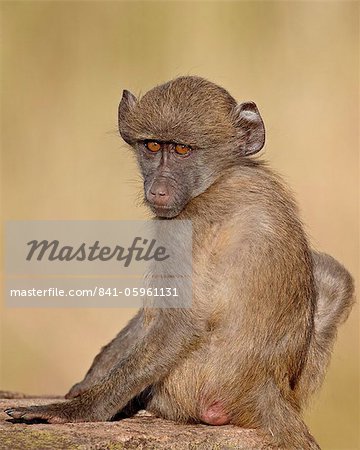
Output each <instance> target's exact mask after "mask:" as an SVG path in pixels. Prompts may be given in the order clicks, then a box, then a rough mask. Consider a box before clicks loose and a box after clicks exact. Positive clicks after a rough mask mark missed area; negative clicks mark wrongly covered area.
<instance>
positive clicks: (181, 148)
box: [175, 144, 191, 156]
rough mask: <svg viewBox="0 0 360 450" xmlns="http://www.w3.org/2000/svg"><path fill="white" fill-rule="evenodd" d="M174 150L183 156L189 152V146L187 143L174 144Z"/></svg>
mask: <svg viewBox="0 0 360 450" xmlns="http://www.w3.org/2000/svg"><path fill="white" fill-rule="evenodd" d="M175 151H176V153H177V154H178V155H182V156H185V155H188V154H189V153H190V151H191V147H189V146H188V145H183V144H176V146H175Z"/></svg>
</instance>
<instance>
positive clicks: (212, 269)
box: [7, 77, 353, 450]
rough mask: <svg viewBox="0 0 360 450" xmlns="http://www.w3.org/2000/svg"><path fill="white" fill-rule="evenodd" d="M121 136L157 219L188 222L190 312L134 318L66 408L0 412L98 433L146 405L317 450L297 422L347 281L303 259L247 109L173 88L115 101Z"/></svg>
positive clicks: (327, 265)
mask: <svg viewBox="0 0 360 450" xmlns="http://www.w3.org/2000/svg"><path fill="white" fill-rule="evenodd" d="M119 130H120V134H121V136H122V137H123V139H124V140H125V141H126V142H127V143H128V144H129V145H130V146H131V147H132V148H133V150H134V152H135V154H136V157H137V160H138V163H139V167H140V170H141V173H142V175H143V178H144V191H145V200H146V202H147V203H148V205H149V206H150V208H151V210H152V211H153V212H154V214H155V215H156V216H157V217H160V218H163V219H168V220H178V219H190V220H191V221H192V227H193V300H192V307H191V308H189V309H186V308H178V309H176V308H167V309H165V308H155V309H147V308H144V309H142V310H140V311H139V313H138V314H137V315H136V317H134V318H133V319H132V320H131V321H130V323H129V324H128V325H127V326H126V327H125V328H124V329H123V330H122V331H121V332H120V333H119V335H118V336H117V337H116V338H115V339H114V340H113V341H112V342H110V344H108V345H107V346H105V347H104V348H103V349H102V351H101V353H100V354H99V355H98V356H97V357H96V358H95V360H94V362H93V365H92V366H91V368H90V369H89V371H88V373H87V375H86V377H85V379H84V380H83V381H82V382H81V383H78V384H76V385H75V386H74V387H73V388H72V389H71V390H70V392H69V393H68V394H67V398H68V399H70V400H69V401H67V402H65V403H55V404H52V405H46V406H32V407H23V408H13V409H8V410H7V413H8V414H9V415H10V416H12V417H14V418H23V419H25V420H29V419H47V420H48V421H49V422H77V421H99V420H100V421H104V420H110V419H111V418H113V417H114V416H115V415H116V414H118V413H120V412H121V411H122V412H123V413H125V412H126V411H127V412H131V411H133V410H136V408H140V407H145V408H147V409H148V410H149V411H151V412H153V413H155V414H157V415H159V416H161V417H164V418H166V419H172V420H176V421H181V422H193V423H197V422H203V423H207V424H211V425H222V424H227V423H231V424H235V425H238V426H241V427H251V428H261V429H263V430H264V431H265V432H268V435H269V437H270V438H271V439H272V442H273V444H274V446H277V447H280V448H284V449H301V450H304V449H315V448H318V446H317V444H316V443H315V442H314V440H313V439H312V437H311V436H310V434H309V432H308V430H307V427H306V425H305V424H304V422H303V421H302V419H301V416H300V413H301V409H302V407H303V405H304V404H305V403H306V400H307V399H308V397H309V395H310V394H312V393H313V391H315V389H316V388H317V387H318V386H319V385H320V384H321V382H322V379H323V376H324V372H325V369H326V366H327V364H328V361H329V356H330V351H331V348H332V345H333V342H334V339H335V335H336V330H337V326H338V324H339V323H341V322H342V321H344V320H345V319H346V317H347V315H348V313H349V311H350V308H351V305H352V303H353V283H352V279H351V276H350V275H349V273H348V272H347V271H346V270H345V269H344V268H343V267H342V266H341V265H340V264H339V263H338V262H336V261H335V260H334V259H333V258H331V257H330V256H328V255H325V254H320V253H315V252H311V251H310V249H309V243H308V241H307V239H306V236H305V234H304V230H303V227H302V225H301V222H300V220H299V218H298V211H297V208H296V205H295V203H294V200H293V198H292V196H291V194H290V193H289V192H288V190H287V189H286V188H285V187H284V185H283V184H282V182H281V180H280V179H279V177H278V176H276V175H275V174H274V173H273V172H272V171H271V170H270V169H269V168H268V167H267V166H266V165H265V164H264V163H263V162H261V161H259V160H254V159H251V158H249V157H250V156H251V155H253V154H255V153H257V152H258V151H259V150H261V148H262V147H263V145H264V141H265V130H264V125H263V121H262V119H261V117H260V114H259V112H258V109H257V107H256V105H255V104H254V103H251V102H249V103H242V104H239V105H238V104H237V103H236V101H235V100H234V99H233V98H232V97H231V96H230V94H229V93H228V92H227V91H226V90H224V89H223V88H221V87H219V86H216V85H215V84H213V83H211V82H209V81H206V80H204V79H202V78H198V77H180V78H177V79H175V80H173V81H170V82H168V83H165V84H163V85H161V86H157V87H155V88H154V89H152V90H150V91H149V92H148V93H147V94H145V95H144V96H143V97H142V98H141V99H139V100H137V99H136V98H135V97H134V96H133V95H132V94H131V93H130V92H128V91H124V94H123V97H122V100H121V103H120V106H119Z"/></svg>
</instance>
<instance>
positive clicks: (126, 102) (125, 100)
mask: <svg viewBox="0 0 360 450" xmlns="http://www.w3.org/2000/svg"><path fill="white" fill-rule="evenodd" d="M136 102H137V100H136V97H135V95H134V94H132V93H131V92H130V91H127V90H126V89H125V90H124V91H123V95H122V98H121V101H120V104H119V111H118V125H119V132H120V135H121V137H122V138H123V139H124V141H125V142H127V143H128V144H130V143H131V142H130V141H131V139H130V136H129V133H128V126H127V120H126V118H127V115H128V113H129V112H130V111H131V110H132V109H133V107H134V106H135V105H136Z"/></svg>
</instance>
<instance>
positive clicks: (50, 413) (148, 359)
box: [6, 310, 201, 423]
mask: <svg viewBox="0 0 360 450" xmlns="http://www.w3.org/2000/svg"><path fill="white" fill-rule="evenodd" d="M184 316H187V317H184ZM180 323H181V326H179V324H180ZM175 325H177V326H175ZM200 334H201V333H200V331H199V330H197V327H196V326H195V322H194V321H193V320H192V318H191V316H190V313H189V312H188V311H184V310H172V311H171V312H169V311H163V310H162V311H161V312H160V313H159V314H158V317H157V319H155V321H154V323H153V324H151V326H150V328H149V330H148V332H147V334H146V335H145V336H142V337H140V339H138V340H137V342H136V343H135V345H134V346H133V347H132V349H131V351H130V352H129V354H128V355H127V356H126V357H125V358H123V359H122V360H121V361H120V362H118V363H117V364H116V366H115V367H114V368H113V369H112V371H111V372H110V374H109V375H107V376H106V377H104V378H103V379H102V380H101V381H100V382H98V383H97V384H96V385H95V386H93V387H91V388H90V389H89V390H87V391H86V392H84V393H83V394H82V395H80V396H79V397H76V398H74V399H72V400H69V401H65V402H62V403H53V404H50V405H43V406H30V407H22V408H9V409H8V410H6V412H7V414H9V415H10V416H11V417H13V418H17V419H23V420H34V419H42V420H47V421H48V422H50V423H63V422H92V421H105V420H109V419H111V418H112V417H113V416H114V415H115V414H116V413H117V412H118V411H119V410H121V409H122V408H123V407H124V406H125V405H126V404H127V403H128V402H129V400H131V399H132V398H133V397H134V396H136V395H137V394H139V393H141V392H142V391H143V390H144V389H145V388H146V387H147V386H149V385H151V384H153V383H154V382H156V381H158V380H160V379H162V378H163V377H164V376H166V375H167V373H168V372H169V371H170V370H171V369H172V368H173V367H174V366H175V365H176V363H177V362H178V360H179V358H181V357H182V356H183V352H187V353H188V352H189V351H191V350H192V349H195V348H196V347H197V343H198V340H199V335H200Z"/></svg>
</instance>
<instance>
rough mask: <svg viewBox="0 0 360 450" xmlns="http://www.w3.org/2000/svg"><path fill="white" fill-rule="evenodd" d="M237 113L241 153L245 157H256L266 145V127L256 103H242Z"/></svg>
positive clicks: (237, 108)
mask: <svg viewBox="0 0 360 450" xmlns="http://www.w3.org/2000/svg"><path fill="white" fill-rule="evenodd" d="M235 113H236V124H237V127H238V130H239V133H240V150H241V153H242V155H243V156H249V155H254V154H255V153H257V152H258V151H260V150H261V149H262V148H263V146H264V143H265V127H264V122H263V120H262V118H261V116H260V113H259V111H258V109H257V107H256V105H255V103H254V102H246V103H241V104H240V105H238V106H237V107H236V110H235Z"/></svg>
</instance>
